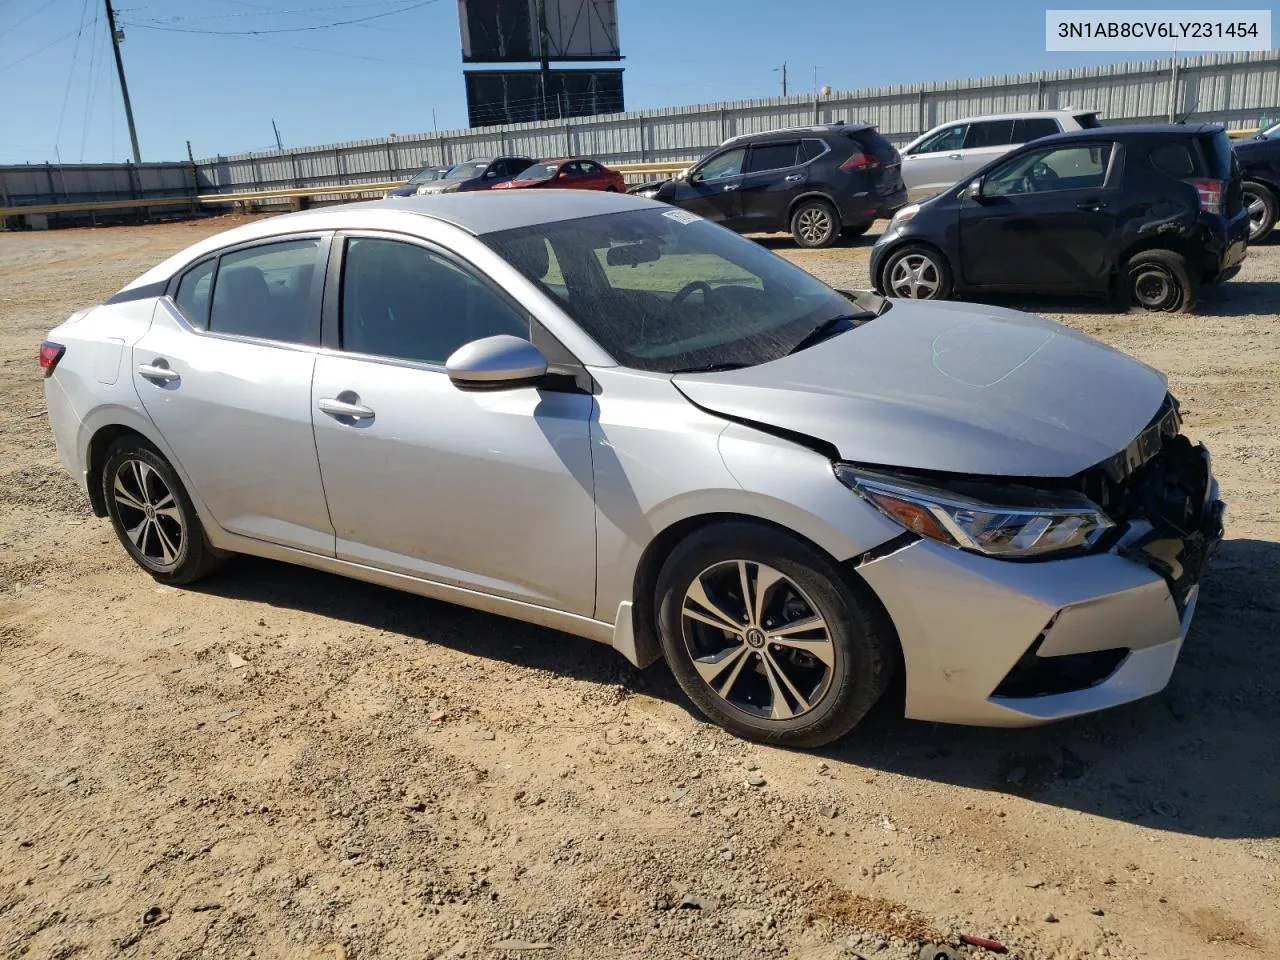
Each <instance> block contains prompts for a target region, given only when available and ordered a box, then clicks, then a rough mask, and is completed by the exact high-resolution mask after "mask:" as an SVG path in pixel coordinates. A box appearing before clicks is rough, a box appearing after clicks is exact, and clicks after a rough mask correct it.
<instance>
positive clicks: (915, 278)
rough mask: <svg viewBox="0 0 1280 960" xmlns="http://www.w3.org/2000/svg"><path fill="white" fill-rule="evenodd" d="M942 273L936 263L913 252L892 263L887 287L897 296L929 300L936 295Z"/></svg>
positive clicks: (940, 283)
mask: <svg viewBox="0 0 1280 960" xmlns="http://www.w3.org/2000/svg"><path fill="white" fill-rule="evenodd" d="M941 285H942V275H941V272H940V271H939V270H938V265H937V264H936V263H934V262H933V261H932V260H930V259H929V258H928V257H926V256H924V255H923V254H919V253H913V254H909V255H907V256H905V257H903V258H902V259H901V260H899V261H898V262H897V263H895V264H894V265H893V270H892V272H891V273H890V274H889V289H890V290H891V291H892V292H893V293H895V294H897V295H898V296H899V297H907V298H909V299H912V300H931V299H933V298H934V297H935V296H937V295H938V288H939V287H940V286H941Z"/></svg>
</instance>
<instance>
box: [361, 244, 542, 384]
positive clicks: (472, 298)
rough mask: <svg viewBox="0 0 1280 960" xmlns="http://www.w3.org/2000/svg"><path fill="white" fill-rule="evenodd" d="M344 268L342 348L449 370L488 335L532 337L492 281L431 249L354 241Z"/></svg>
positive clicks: (526, 324) (523, 318)
mask: <svg viewBox="0 0 1280 960" xmlns="http://www.w3.org/2000/svg"><path fill="white" fill-rule="evenodd" d="M535 252H536V251H535ZM543 252H544V253H545V249H544V251H543ZM343 264H344V266H343V269H342V319H341V323H342V333H341V336H342V349H344V350H349V351H352V352H354V353H367V354H371V355H373V356H378V357H394V358H396V359H399V360H416V361H419V362H421V363H435V364H443V363H444V362H445V361H446V360H447V359H449V355H450V354H451V353H453V352H454V351H455V350H457V349H458V348H459V347H460V346H462V345H463V344H464V343H470V342H471V341H472V340H479V339H481V338H482V337H492V336H495V335H497V334H500V333H507V334H511V335H512V336H516V337H520V338H522V339H524V340H528V339H529V318H528V317H527V316H525V315H524V314H522V313H520V312H519V311H517V310H516V309H515V308H514V307H512V306H511V305H510V304H509V303H508V302H507V301H506V300H505V299H503V298H502V297H501V296H499V295H498V294H497V293H496V292H495V291H494V289H493V288H492V287H491V286H489V284H488V283H486V282H484V281H483V280H481V279H480V278H479V277H476V276H475V275H474V274H472V273H471V272H470V271H468V270H466V269H464V268H463V267H461V266H459V265H458V264H455V263H453V262H452V261H450V260H446V259H445V258H444V257H442V256H440V255H438V254H436V253H433V252H432V251H430V250H427V249H426V248H425V247H420V246H418V245H417V244H412V243H402V242H400V241H398V240H379V239H373V238H363V237H361V238H354V239H351V240H348V241H347V250H346V256H345V257H344V259H343ZM543 272H544V273H546V272H547V271H546V270H544V271H543Z"/></svg>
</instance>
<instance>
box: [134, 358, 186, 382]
mask: <svg viewBox="0 0 1280 960" xmlns="http://www.w3.org/2000/svg"><path fill="white" fill-rule="evenodd" d="M138 373H139V374H140V375H141V376H144V377H146V378H147V379H148V380H155V381H156V382H158V383H177V382H178V381H179V380H181V379H182V377H181V376H179V375H178V371H177V370H170V369H169V364H167V363H165V362H164V361H163V360H157V361H156V362H155V363H141V364H139V365H138Z"/></svg>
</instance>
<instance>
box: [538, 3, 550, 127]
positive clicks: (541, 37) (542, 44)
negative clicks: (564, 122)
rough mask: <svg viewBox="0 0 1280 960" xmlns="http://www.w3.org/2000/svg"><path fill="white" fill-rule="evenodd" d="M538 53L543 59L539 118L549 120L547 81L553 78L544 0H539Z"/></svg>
mask: <svg viewBox="0 0 1280 960" xmlns="http://www.w3.org/2000/svg"><path fill="white" fill-rule="evenodd" d="M538 53H540V54H541V55H542V56H541V60H540V62H539V74H540V76H541V80H542V83H541V86H542V116H541V117H539V118H538V119H539V120H549V119H551V118H550V117H548V116H547V83H548V81H549V80H550V79H551V63H550V61H549V60H548V59H547V6H546V3H545V2H544V0H538Z"/></svg>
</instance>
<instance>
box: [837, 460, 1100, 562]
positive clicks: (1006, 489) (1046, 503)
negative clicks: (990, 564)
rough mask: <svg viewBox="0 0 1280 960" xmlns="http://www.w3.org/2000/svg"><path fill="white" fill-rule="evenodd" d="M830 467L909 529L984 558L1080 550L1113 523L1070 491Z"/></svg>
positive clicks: (1080, 494) (1010, 557)
mask: <svg viewBox="0 0 1280 960" xmlns="http://www.w3.org/2000/svg"><path fill="white" fill-rule="evenodd" d="M835 472H836V476H837V477H839V478H840V481H841V482H842V483H843V484H844V485H845V486H847V487H848V488H849V489H851V490H852V491H853V492H854V493H856V494H858V495H859V496H860V497H862V498H863V499H864V500H866V501H867V502H868V503H870V504H871V505H872V506H873V507H875V508H876V509H877V510H879V511H880V512H881V513H883V514H884V515H885V516H887V517H889V518H890V519H892V520H894V521H896V522H897V523H899V524H901V525H902V526H903V527H905V528H906V529H908V530H910V531H912V532H913V533H918V534H919V535H920V536H922V537H928V538H929V539H931V540H937V541H938V542H939V543H945V544H947V545H948V546H952V547H959V548H960V549H962V550H971V551H973V552H975V553H982V554H985V555H987V556H989V557H999V558H1002V559H1020V558H1027V557H1043V556H1047V555H1050V554H1056V553H1065V552H1068V551H1075V550H1085V549H1088V548H1089V547H1092V546H1093V545H1094V544H1095V543H1097V542H1098V539H1099V538H1100V537H1101V536H1102V535H1103V534H1104V533H1105V532H1106V531H1107V530H1109V529H1111V528H1112V527H1113V526H1115V524H1114V523H1113V522H1112V520H1111V518H1110V517H1108V516H1107V515H1106V514H1105V513H1103V512H1102V510H1101V509H1100V508H1099V507H1098V505H1097V504H1095V503H1094V502H1093V501H1092V500H1090V499H1089V498H1088V497H1086V496H1085V495H1084V494H1082V493H1076V492H1074V491H1071V490H1055V491H1046V490H1035V489H1033V488H1030V487H1021V486H1016V485H1013V484H1009V485H994V484H992V485H988V484H980V483H971V484H961V485H957V489H941V488H937V487H931V486H928V485H926V484H922V483H917V482H915V481H913V480H906V479H903V478H901V477H897V476H893V475H891V474H883V473H877V472H874V471H867V470H861V469H858V468H856V467H853V466H850V465H849V464H843V463H841V464H836V467H835Z"/></svg>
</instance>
